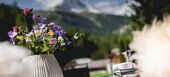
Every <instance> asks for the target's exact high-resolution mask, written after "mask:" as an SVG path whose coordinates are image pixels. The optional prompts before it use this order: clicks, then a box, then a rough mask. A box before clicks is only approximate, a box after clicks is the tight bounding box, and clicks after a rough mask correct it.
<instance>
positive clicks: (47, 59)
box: [23, 54, 63, 77]
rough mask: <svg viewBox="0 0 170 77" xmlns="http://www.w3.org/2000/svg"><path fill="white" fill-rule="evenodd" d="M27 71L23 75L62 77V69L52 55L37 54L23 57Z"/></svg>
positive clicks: (26, 76) (31, 76) (30, 76)
mask: <svg viewBox="0 0 170 77" xmlns="http://www.w3.org/2000/svg"><path fill="white" fill-rule="evenodd" d="M23 63H24V64H25V65H27V68H29V71H28V70H27V71H26V72H25V77H63V73H62V70H61V68H60V65H59V63H58V61H57V60H56V58H55V56H54V55H49V54H39V55H33V56H29V57H27V58H25V59H23Z"/></svg>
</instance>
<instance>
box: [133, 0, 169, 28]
mask: <svg viewBox="0 0 170 77" xmlns="http://www.w3.org/2000/svg"><path fill="white" fill-rule="evenodd" d="M134 1H136V2H137V3H139V4H140V6H136V5H135V4H132V5H130V7H132V8H133V9H134V11H135V12H136V15H134V16H132V17H131V18H130V25H132V27H133V29H142V28H143V26H144V25H145V24H151V23H152V21H153V19H154V18H157V20H162V19H163V17H164V15H165V14H168V13H170V0H134Z"/></svg>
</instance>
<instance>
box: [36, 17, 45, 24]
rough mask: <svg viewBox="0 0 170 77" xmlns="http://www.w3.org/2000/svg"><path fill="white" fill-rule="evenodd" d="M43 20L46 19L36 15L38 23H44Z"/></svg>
mask: <svg viewBox="0 0 170 77" xmlns="http://www.w3.org/2000/svg"><path fill="white" fill-rule="evenodd" d="M45 20H46V18H45V17H38V18H37V21H38V23H44V22H45Z"/></svg>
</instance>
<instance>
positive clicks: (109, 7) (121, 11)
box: [55, 0, 134, 16]
mask: <svg viewBox="0 0 170 77" xmlns="http://www.w3.org/2000/svg"><path fill="white" fill-rule="evenodd" d="M131 3H132V1H129V2H126V1H125V0H63V1H62V4H60V5H58V6H56V8H55V9H56V10H59V11H66V12H74V13H82V12H89V13H96V14H109V15H119V16H131V15H132V14H134V11H133V10H132V9H131V8H130V7H129V5H130V4H131Z"/></svg>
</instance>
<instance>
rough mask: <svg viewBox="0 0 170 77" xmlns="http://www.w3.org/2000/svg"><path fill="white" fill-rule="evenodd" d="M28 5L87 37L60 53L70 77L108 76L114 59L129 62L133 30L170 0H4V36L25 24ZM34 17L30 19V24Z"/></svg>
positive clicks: (0, 25) (0, 11)
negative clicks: (127, 53)
mask: <svg viewBox="0 0 170 77" xmlns="http://www.w3.org/2000/svg"><path fill="white" fill-rule="evenodd" d="M23 8H33V9H34V10H33V13H34V14H36V15H40V16H44V17H46V18H47V21H46V23H49V22H50V21H53V22H56V23H57V24H59V25H61V26H62V27H63V28H64V29H65V30H66V32H67V33H68V34H69V35H74V34H75V33H76V32H79V33H83V34H84V37H83V38H81V39H79V40H77V41H74V43H73V45H72V46H71V47H70V48H68V50H67V51H64V52H55V56H56V57H57V59H58V61H59V62H60V66H61V67H62V69H63V73H64V76H65V77H89V76H90V77H100V76H104V75H109V74H110V73H111V69H110V67H109V65H110V64H116V63H121V62H124V58H123V55H122V54H121V53H122V52H123V51H125V50H128V49H129V47H128V44H129V43H130V42H131V40H132V32H133V31H134V30H141V29H142V28H143V27H144V25H145V24H151V23H152V21H153V19H154V18H157V19H158V20H162V18H163V17H164V16H166V15H168V14H169V13H170V1H169V0H0V31H1V32H0V41H5V40H8V36H7V32H8V31H10V30H11V28H12V26H14V25H24V23H25V22H24V20H23V18H22V9H23ZM29 20H31V17H28V18H27V20H26V21H28V23H29V24H30V25H31V24H32V22H31V21H29Z"/></svg>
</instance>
